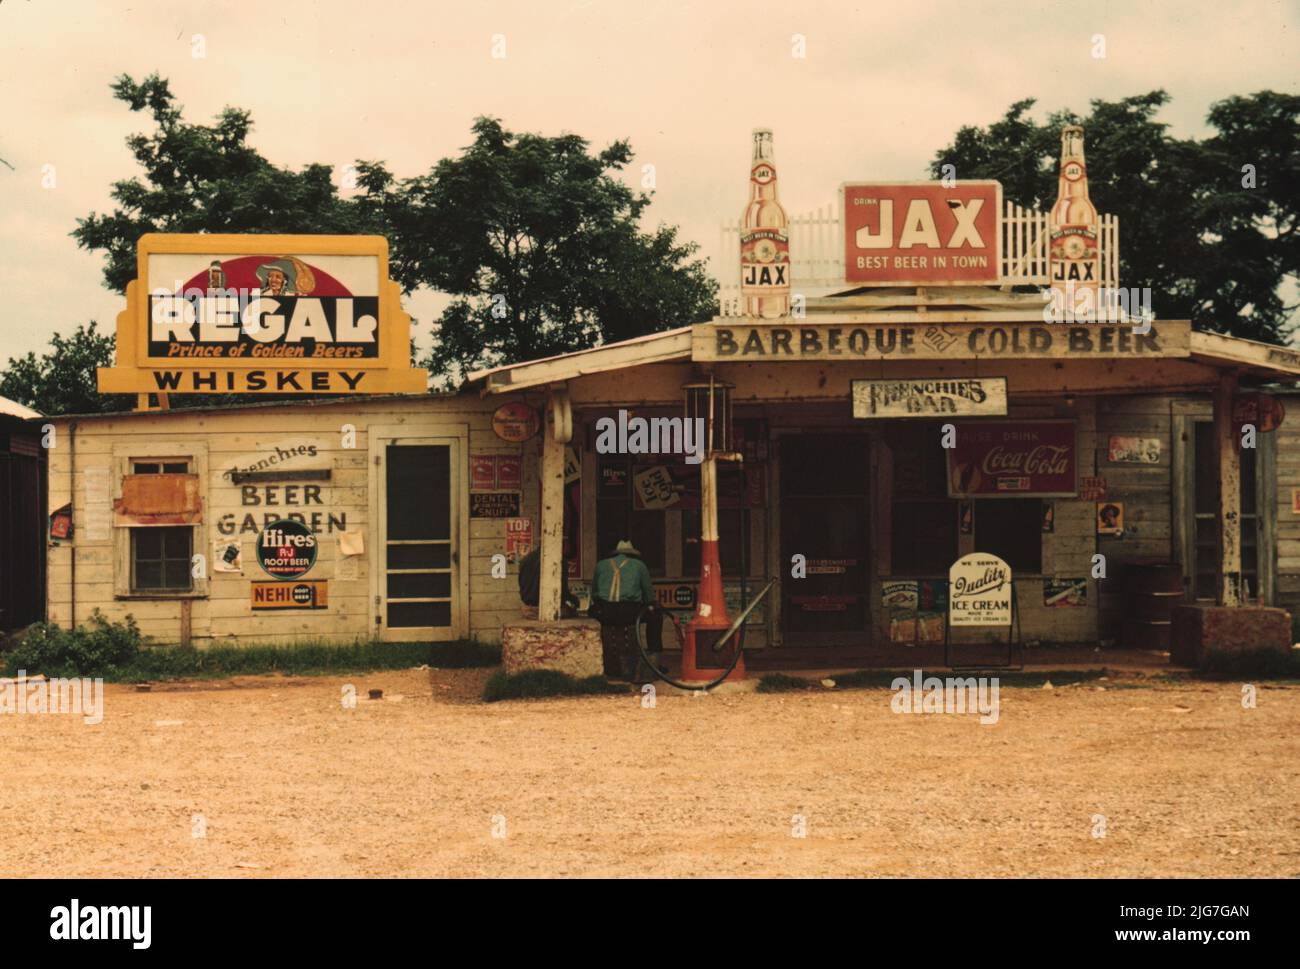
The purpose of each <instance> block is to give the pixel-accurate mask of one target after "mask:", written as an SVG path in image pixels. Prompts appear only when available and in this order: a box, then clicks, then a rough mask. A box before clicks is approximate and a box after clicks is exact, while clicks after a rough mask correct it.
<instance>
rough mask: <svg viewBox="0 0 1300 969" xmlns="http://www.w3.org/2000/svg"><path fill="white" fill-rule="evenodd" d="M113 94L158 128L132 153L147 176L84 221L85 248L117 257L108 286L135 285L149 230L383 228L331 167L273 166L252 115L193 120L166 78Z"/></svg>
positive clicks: (228, 112) (136, 138)
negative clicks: (345, 191)
mask: <svg viewBox="0 0 1300 969" xmlns="http://www.w3.org/2000/svg"><path fill="white" fill-rule="evenodd" d="M112 90H113V96H114V97H115V98H117V99H118V100H119V101H124V102H126V104H128V105H129V106H130V108H131V110H132V111H144V110H146V109H147V110H148V111H149V113H150V115H151V116H152V117H153V120H154V124H155V126H156V128H155V130H154V131H153V132H151V133H149V134H134V135H131V136H130V137H129V138H127V146H128V147H129V148H130V149H131V153H132V154H133V155H134V156H135V159H136V161H137V162H139V163H140V167H141V168H143V169H144V181H141V180H140V179H139V178H130V179H124V180H122V181H119V182H115V183H114V185H113V189H112V192H111V193H110V194H111V197H112V198H113V200H114V201H115V202H116V203H117V204H118V207H117V208H116V209H115V210H114V211H113V212H112V213H111V214H109V215H97V214H96V213H94V212H92V213H90V215H88V216H87V217H85V218H83V219H78V220H77V228H76V229H75V230H73V233H72V236H73V238H75V239H76V240H77V244H78V245H80V246H81V247H82V248H84V249H90V250H97V249H102V250H105V251H106V252H107V253H108V260H107V263H106V264H105V267H104V285H105V286H107V287H108V288H109V289H111V290H114V291H116V292H119V293H124V292H126V284H127V283H128V282H130V281H131V280H132V279H134V278H135V271H136V261H135V244H136V240H137V239H139V238H140V236H141V235H143V234H144V233H146V232H281V233H295V232H299V233H342V234H346V233H366V232H376V231H382V227H381V226H378V225H376V224H374V223H373V222H372V221H371V217H372V216H373V214H374V211H375V210H374V207H373V206H372V205H367V204H365V203H364V201H363V200H355V199H343V198H340V197H339V194H338V189H337V188H336V186H335V185H334V181H333V174H334V169H333V167H332V166H330V165H321V164H312V165H307V166H306V167H305V168H303V169H302V171H299V172H295V171H292V170H290V169H287V168H280V167H278V166H276V165H273V164H271V162H269V161H267V160H266V159H265V158H263V157H262V156H261V154H259V153H258V151H257V150H256V149H255V148H253V147H252V146H250V145H249V144H248V140H247V139H248V135H249V132H250V131H251V130H252V128H253V122H252V116H251V115H250V114H249V112H247V111H243V110H240V109H237V108H229V107H228V108H225V109H224V110H223V111H222V112H221V113H220V114H219V115H218V116H217V119H216V123H215V124H212V125H201V124H194V123H192V122H189V121H186V120H184V118H183V117H182V108H181V106H180V105H178V104H176V99H175V97H174V96H173V95H172V92H171V88H170V87H169V86H168V83H167V81H166V80H165V79H163V78H161V77H159V76H158V75H157V74H150V75H149V76H148V77H147V78H145V79H144V80H143V81H142V82H140V83H138V84H137V83H136V82H135V81H133V80H132V79H131V78H130V77H129V76H128V75H126V74H123V75H122V76H120V77H119V78H118V79H117V80H116V81H115V82H114V83H113V85H112Z"/></svg>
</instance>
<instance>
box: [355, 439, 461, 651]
mask: <svg viewBox="0 0 1300 969" xmlns="http://www.w3.org/2000/svg"><path fill="white" fill-rule="evenodd" d="M459 448H460V441H459V440H458V439H456V438H381V439H379V440H378V441H376V448H375V451H376V453H375V455H374V456H375V459H376V460H375V465H376V469H377V471H378V474H377V475H376V478H377V484H378V487H379V490H380V500H379V522H378V526H379V527H378V529H377V536H378V537H377V542H376V544H377V546H378V547H377V548H376V550H375V553H376V554H375V565H376V572H377V578H378V589H377V592H376V595H375V625H376V628H377V632H378V633H379V635H380V636H381V637H382V638H384V639H388V640H396V641H422V640H445V639H455V638H457V637H458V636H461V635H464V629H463V616H464V612H465V603H464V602H463V601H462V599H463V597H462V596H461V594H460V591H461V583H460V567H461V560H460V545H459V538H460V527H459V522H460V508H459V497H460V496H459V492H458V488H457V476H456V469H457V468H459V467H460V464H461V462H460V455H459Z"/></svg>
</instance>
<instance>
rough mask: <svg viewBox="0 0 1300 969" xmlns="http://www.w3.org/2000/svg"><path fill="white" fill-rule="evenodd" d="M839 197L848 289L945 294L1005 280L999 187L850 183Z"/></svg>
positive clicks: (992, 184)
mask: <svg viewBox="0 0 1300 969" xmlns="http://www.w3.org/2000/svg"><path fill="white" fill-rule="evenodd" d="M841 191H842V193H843V205H844V209H843V211H844V279H845V281H846V282H848V283H856V284H859V285H864V284H870V285H897V286H944V285H961V284H986V283H996V282H997V281H998V279H999V278H1000V277H1001V271H1002V267H1001V246H1002V234H1001V232H1000V231H999V227H1000V221H999V213H1000V212H1001V209H1002V186H1001V184H1000V183H998V182H992V181H978V182H976V181H971V182H953V183H952V184H951V185H944V184H943V183H942V182H871V183H847V184H845V185H844V186H843V188H842V190H841Z"/></svg>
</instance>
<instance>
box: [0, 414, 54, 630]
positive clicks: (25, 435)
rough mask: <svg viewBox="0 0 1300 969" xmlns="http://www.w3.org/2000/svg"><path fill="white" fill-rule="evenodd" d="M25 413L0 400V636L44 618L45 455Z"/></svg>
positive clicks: (35, 416) (32, 417)
mask: <svg viewBox="0 0 1300 969" xmlns="http://www.w3.org/2000/svg"><path fill="white" fill-rule="evenodd" d="M39 417H40V415H39V414H37V413H36V411H34V410H32V409H31V408H29V407H23V406H22V405H21V404H17V403H15V402H14V401H12V400H6V399H5V398H3V397H0V634H2V633H7V632H13V631H15V630H18V629H22V628H23V627H25V626H28V625H30V624H31V623H34V622H38V621H40V620H41V619H43V618H44V616H45V515H46V508H45V490H46V483H45V449H44V448H42V447H41V431H40V428H39V426H38V425H36V424H34V423H33V421H36V420H37V419H39Z"/></svg>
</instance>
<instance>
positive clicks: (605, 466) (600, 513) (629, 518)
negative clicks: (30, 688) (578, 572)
mask: <svg viewBox="0 0 1300 969" xmlns="http://www.w3.org/2000/svg"><path fill="white" fill-rule="evenodd" d="M600 473H601V481H600V485H599V490H598V491H597V495H596V558H597V559H603V558H605V557H607V556H609V555H611V554H613V551H614V546H616V545H617V544H618V543H619V542H620V541H622V540H623V539H628V540H629V541H631V543H632V544H633V545H634V546H636V549H637V551H639V552H640V553H641V559H642V561H644V562H645V564H646V568H648V569H649V570H650V574H651V575H653V576H660V577H662V576H663V575H665V574H666V572H665V564H664V558H665V556H664V532H665V527H664V515H665V512H663V511H651V510H640V509H637V508H635V507H634V506H633V503H632V491H631V487H630V481H631V474H632V473H633V469H632V467H631V466H630V462H629V461H628V460H627V459H626V458H623V457H612V458H611V457H606V456H602V457H601V458H600ZM587 572H588V573H590V572H591V569H590V568H588V569H587Z"/></svg>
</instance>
